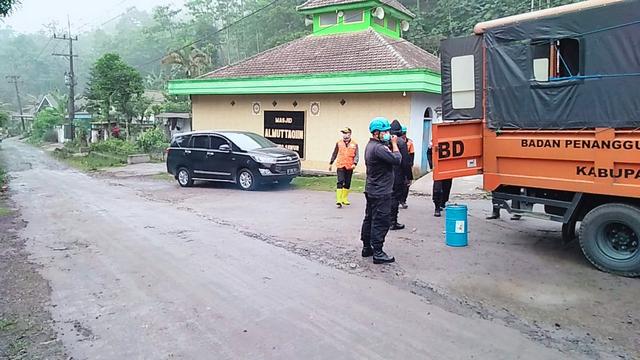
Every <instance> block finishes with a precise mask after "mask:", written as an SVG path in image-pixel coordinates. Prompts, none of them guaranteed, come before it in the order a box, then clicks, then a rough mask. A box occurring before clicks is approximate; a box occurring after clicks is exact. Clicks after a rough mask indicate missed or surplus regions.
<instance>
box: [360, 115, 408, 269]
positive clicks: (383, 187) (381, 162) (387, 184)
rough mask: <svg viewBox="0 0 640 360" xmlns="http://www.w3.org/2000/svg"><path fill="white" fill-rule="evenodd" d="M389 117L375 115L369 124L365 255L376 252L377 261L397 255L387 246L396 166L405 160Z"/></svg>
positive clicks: (363, 243)
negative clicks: (389, 253)
mask: <svg viewBox="0 0 640 360" xmlns="http://www.w3.org/2000/svg"><path fill="white" fill-rule="evenodd" d="M390 130H391V125H390V124H389V120H387V119H386V118H383V117H378V118H375V119H373V120H372V121H371V123H370V124H369V132H370V133H371V139H370V140H369V143H368V144H367V147H366V148H365V152H364V159H365V163H366V165H367V182H366V185H365V192H364V196H365V198H366V200H367V206H366V210H365V216H364V220H363V221H362V232H361V234H360V239H361V240H362V257H369V256H373V263H374V264H385V263H392V262H394V261H395V258H394V257H393V256H389V255H388V254H386V253H385V252H384V250H383V246H384V240H385V237H386V236H387V233H388V232H389V228H390V227H391V201H392V198H391V194H392V192H393V182H394V175H393V168H394V166H399V165H400V164H401V163H402V155H400V150H399V149H398V138H397V137H396V136H391V133H390V132H389V131H390Z"/></svg>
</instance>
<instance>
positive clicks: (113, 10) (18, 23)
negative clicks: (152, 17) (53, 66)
mask: <svg viewBox="0 0 640 360" xmlns="http://www.w3.org/2000/svg"><path fill="white" fill-rule="evenodd" d="M21 2H22V4H21V5H19V6H18V7H17V8H16V10H15V12H14V13H13V14H12V15H10V16H9V17H8V18H6V19H5V20H4V23H5V24H6V25H8V26H11V27H12V28H13V29H14V30H16V31H20V32H37V31H39V30H42V28H43V25H44V24H48V23H51V21H54V20H55V21H57V22H58V23H59V24H61V25H62V24H64V25H66V24H67V15H68V16H69V17H70V19H71V26H72V31H73V28H81V31H87V30H89V29H91V27H93V26H98V25H100V24H101V23H103V22H105V21H107V20H109V19H110V18H112V17H114V16H116V15H118V14H120V13H122V12H124V11H125V10H126V9H127V8H129V7H132V6H135V7H137V8H138V9H141V10H142V9H144V10H148V9H151V8H153V7H154V6H156V5H166V4H182V3H184V0H21ZM0 21H2V20H0Z"/></svg>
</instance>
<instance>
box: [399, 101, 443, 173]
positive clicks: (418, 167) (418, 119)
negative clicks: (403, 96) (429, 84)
mask: <svg viewBox="0 0 640 360" xmlns="http://www.w3.org/2000/svg"><path fill="white" fill-rule="evenodd" d="M440 104H441V97H440V95H438V94H425V93H411V123H410V124H409V125H408V128H409V130H408V132H407V136H408V137H409V138H411V139H412V140H413V142H414V144H415V147H416V158H415V163H414V164H415V165H414V169H415V171H416V172H419V173H421V174H424V173H426V172H427V170H428V165H427V160H426V156H427V153H426V149H427V147H428V146H429V139H430V135H431V126H430V124H426V125H425V120H424V116H425V111H426V110H427V108H431V110H432V111H433V114H434V116H435V113H436V108H438V107H439V106H440Z"/></svg>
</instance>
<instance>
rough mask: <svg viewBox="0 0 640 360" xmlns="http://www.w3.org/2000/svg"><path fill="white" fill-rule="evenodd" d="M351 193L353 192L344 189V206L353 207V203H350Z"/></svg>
mask: <svg viewBox="0 0 640 360" xmlns="http://www.w3.org/2000/svg"><path fill="white" fill-rule="evenodd" d="M349 192H351V190H349V189H342V205H347V206H349V205H351V203H350V202H349Z"/></svg>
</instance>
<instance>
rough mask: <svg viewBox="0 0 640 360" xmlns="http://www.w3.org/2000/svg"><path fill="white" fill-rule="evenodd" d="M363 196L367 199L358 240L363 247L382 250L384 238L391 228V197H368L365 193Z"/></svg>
mask: <svg viewBox="0 0 640 360" xmlns="http://www.w3.org/2000/svg"><path fill="white" fill-rule="evenodd" d="M364 196H365V198H366V199H367V208H366V210H365V214H364V221H362V232H361V233H360V239H361V240H362V245H363V246H364V247H369V246H370V247H372V248H373V250H382V246H383V245H384V238H385V237H386V236H387V233H388V232H389V228H390V227H391V217H390V213H391V195H382V196H369V194H367V193H365V194H364Z"/></svg>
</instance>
